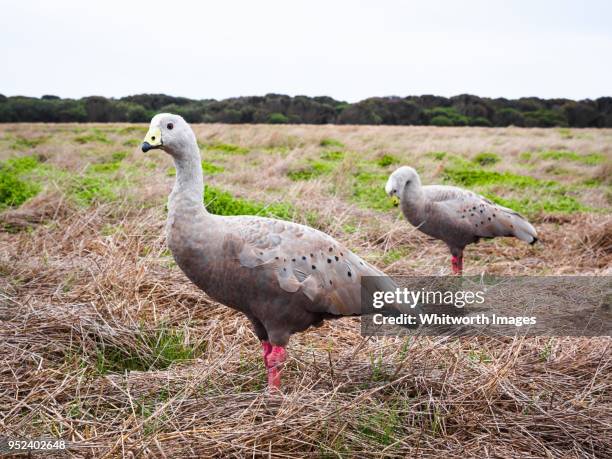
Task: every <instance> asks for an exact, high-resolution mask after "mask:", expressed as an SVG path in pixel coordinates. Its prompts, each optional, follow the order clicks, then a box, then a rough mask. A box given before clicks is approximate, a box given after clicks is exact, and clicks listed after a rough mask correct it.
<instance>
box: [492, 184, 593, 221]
mask: <svg viewBox="0 0 612 459" xmlns="http://www.w3.org/2000/svg"><path fill="white" fill-rule="evenodd" d="M482 194H483V196H485V197H486V198H488V199H490V200H491V201H493V202H495V203H497V204H500V205H502V206H504V207H509V208H510V209H513V210H516V211H517V212H520V213H522V214H524V215H533V214H537V213H539V212H560V213H568V214H569V213H573V212H586V211H589V210H590V209H589V208H588V207H586V206H584V205H583V204H581V203H580V202H579V201H578V200H577V199H576V198H574V197H573V196H568V195H567V194H566V191H565V190H564V189H562V188H557V189H551V190H550V191H549V192H545V193H543V194H541V195H529V196H525V197H522V198H502V197H500V196H498V195H496V194H494V193H489V192H483V193H482Z"/></svg>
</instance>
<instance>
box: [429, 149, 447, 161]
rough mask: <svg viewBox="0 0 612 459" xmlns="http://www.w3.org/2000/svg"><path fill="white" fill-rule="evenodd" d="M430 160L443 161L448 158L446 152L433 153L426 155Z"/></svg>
mask: <svg viewBox="0 0 612 459" xmlns="http://www.w3.org/2000/svg"><path fill="white" fill-rule="evenodd" d="M425 156H427V157H428V158H431V159H433V160H435V161H442V160H443V159H444V158H445V157H446V152H445V151H432V152H429V153H427V154H425Z"/></svg>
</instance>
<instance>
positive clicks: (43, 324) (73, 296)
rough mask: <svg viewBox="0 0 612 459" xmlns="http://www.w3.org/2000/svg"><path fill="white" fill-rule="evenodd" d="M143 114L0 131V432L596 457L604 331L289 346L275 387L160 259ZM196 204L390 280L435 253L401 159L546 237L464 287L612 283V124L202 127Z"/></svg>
mask: <svg viewBox="0 0 612 459" xmlns="http://www.w3.org/2000/svg"><path fill="white" fill-rule="evenodd" d="M146 129H147V128H146V126H144V125H127V124H122V125H61V124H60V125H40V124H19V125H11V124H8V125H0V161H2V162H1V163H0V164H1V165H0V436H1V435H9V436H11V437H29V438H32V437H38V436H54V437H57V436H59V437H62V438H65V439H67V440H69V441H70V442H71V443H70V449H69V454H70V455H71V456H75V457H120V456H126V455H133V456H141V457H142V456H159V457H186V456H201V457H206V456H214V455H216V456H238V457H242V456H268V455H270V456H278V457H303V456H307V455H315V456H319V455H320V456H324V457H364V456H367V457H384V456H390V457H405V456H406V455H408V456H420V457H432V456H437V455H440V454H444V455H446V456H447V457H465V456H470V455H474V456H479V457H484V456H495V457H559V456H563V457H589V456H591V457H609V456H608V455H609V452H610V451H611V450H612V351H611V347H610V345H611V343H612V340H610V338H590V339H586V338H547V337H541V338H530V339H510V338H507V339H496V338H469V339H468V338H462V339H456V338H453V339H449V338H444V337H439V338H425V337H422V338H417V339H403V338H402V339H400V338H378V339H364V338H362V337H361V336H360V334H359V320H358V319H343V320H340V321H334V322H333V323H329V324H326V325H324V326H323V327H322V328H319V329H316V330H311V331H309V332H307V333H304V334H300V335H296V336H294V338H293V339H292V341H291V343H290V345H289V356H290V358H289V361H288V364H287V366H286V371H285V374H284V385H285V387H284V393H283V394H282V395H281V394H272V395H268V394H267V393H266V392H265V391H264V390H263V384H264V382H265V370H264V367H263V363H262V361H261V358H260V347H259V343H258V341H257V339H256V337H255V336H254V334H253V333H252V332H251V330H250V328H249V326H248V323H247V321H246V320H245V319H244V318H243V317H241V316H240V315H239V314H237V313H234V312H233V311H231V310H229V309H228V308H225V307H223V306H221V305H219V304H216V303H214V302H212V301H211V300H210V299H208V298H207V297H206V295H204V294H203V293H201V292H200V291H198V290H197V289H196V288H195V287H193V286H192V285H191V284H190V283H189V282H188V281H187V280H186V278H185V277H184V276H183V275H182V273H181V272H180V271H179V269H178V268H177V267H176V265H175V264H174V262H173V260H172V258H171V256H170V253H169V251H168V250H167V248H166V247H165V241H164V224H165V203H166V199H167V195H168V193H169V192H170V189H171V187H172V184H173V181H174V168H173V166H172V162H171V160H170V158H169V157H168V156H167V155H165V154H164V153H163V152H161V151H152V152H149V153H147V154H143V153H141V152H140V151H139V149H138V145H139V144H140V142H141V140H142V138H143V136H144V134H145V132H146ZM194 129H195V131H196V134H197V137H198V140H199V143H200V146H201V150H202V164H203V166H204V171H205V175H206V181H207V191H206V193H205V200H206V201H207V202H208V203H209V208H210V210H211V211H212V212H215V213H223V214H235V213H238V214H241V213H251V214H260V215H273V216H277V217H279V218H284V219H290V220H294V221H297V222H301V223H306V224H309V225H311V226H314V227H316V228H319V229H321V230H323V231H326V232H328V233H330V234H331V235H333V236H334V237H336V238H338V239H339V240H340V241H342V242H343V243H344V244H346V245H347V246H348V247H349V248H351V249H352V250H354V251H355V252H356V253H358V254H359V255H361V256H363V257H364V258H365V259H367V260H368V261H370V262H372V263H373V264H375V265H377V266H378V267H380V268H381V269H383V270H384V271H385V272H387V273H388V274H392V275H442V274H448V273H449V271H450V256H449V254H448V251H447V248H446V247H445V246H444V245H443V244H442V243H440V242H436V241H432V240H430V239H429V238H427V237H426V236H424V235H422V234H421V233H419V232H417V231H415V230H414V229H413V228H412V227H410V225H409V224H408V223H407V222H405V221H404V220H403V218H401V217H400V215H399V211H398V210H397V209H396V208H393V207H392V206H391V205H390V201H389V200H388V199H386V198H385V195H384V191H383V187H384V184H385V181H386V178H387V176H388V175H389V174H390V173H391V172H392V171H393V170H394V168H395V167H397V166H399V165H404V164H406V165H411V166H414V167H416V168H417V170H419V172H420V173H421V176H422V180H423V183H424V184H431V183H450V184H458V185H462V186H465V187H469V188H471V189H473V190H475V191H478V192H480V193H482V194H484V195H486V196H488V197H490V198H492V199H494V200H497V201H498V202H499V203H501V204H504V205H509V206H511V207H514V208H515V209H516V210H519V211H521V212H523V213H525V214H526V215H527V216H528V217H529V218H530V219H531V221H532V223H534V226H536V228H537V229H538V232H539V236H540V243H539V244H536V245H535V246H533V247H531V246H529V245H526V244H523V243H521V242H519V241H517V240H511V239H498V240H495V241H489V242H483V243H480V244H478V245H475V246H470V247H469V248H468V249H467V250H466V259H465V272H466V274H478V273H481V272H483V271H486V272H488V273H493V274H508V275H552V274H562V275H569V274H580V275H610V274H612V269H611V265H612V217H611V214H612V212H611V210H612V130H603V129H602V130H590V129H587V130H578V129H576V130H574V129H572V130H570V129H519V128H499V129H493V128H491V129H487V128H431V127H354V126H270V125H265V126H264V125H244V126H241V125H196V126H194Z"/></svg>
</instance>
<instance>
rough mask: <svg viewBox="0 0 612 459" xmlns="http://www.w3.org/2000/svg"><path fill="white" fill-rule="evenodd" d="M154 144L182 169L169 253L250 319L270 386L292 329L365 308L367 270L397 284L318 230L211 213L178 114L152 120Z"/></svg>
mask: <svg viewBox="0 0 612 459" xmlns="http://www.w3.org/2000/svg"><path fill="white" fill-rule="evenodd" d="M152 148H161V149H163V150H164V151H165V152H167V153H168V154H170V155H171V156H172V158H173V160H174V164H175V167H176V171H177V174H176V182H175V185H174V189H173V190H172V193H171V194H170V197H169V201H168V221H167V226H166V233H167V243H168V246H169V248H170V250H171V252H172V255H173V257H174V259H175V260H176V263H177V265H178V266H179V267H180V268H181V270H183V272H184V273H185V274H186V276H187V277H188V278H189V279H190V280H191V281H192V282H193V283H194V284H195V285H197V286H198V287H199V288H200V289H202V290H203V291H204V292H206V293H207V294H208V295H209V296H210V297H211V298H213V299H215V300H216V301H218V302H220V303H222V304H225V305H227V306H229V307H231V308H234V309H236V310H238V311H241V312H242V313H244V314H245V315H246V316H247V317H248V319H249V320H250V321H251V323H252V324H253V328H254V330H255V333H256V335H257V337H258V338H259V339H260V340H261V342H262V347H263V354H264V363H265V365H266V368H267V369H268V383H269V386H271V387H278V386H279V385H280V373H279V367H280V366H281V365H282V363H283V362H284V360H285V358H286V352H285V349H284V347H285V346H286V344H287V342H288V341H289V337H290V336H291V335H292V334H293V333H296V332H300V331H303V330H306V329H307V328H309V327H310V326H316V325H319V324H320V323H321V322H322V321H323V320H325V319H331V318H338V317H342V316H352V315H359V314H360V313H361V288H360V281H361V278H362V277H363V276H376V279H375V281H374V284H375V285H374V287H375V288H376V289H377V290H382V291H390V290H395V289H396V288H397V286H396V284H395V283H394V282H393V281H392V280H391V279H390V278H389V277H387V276H385V275H384V274H383V273H382V272H381V271H379V270H378V269H376V268H375V267H373V266H371V265H370V264H368V263H367V262H365V261H363V260H362V259H361V258H359V257H358V256H357V255H355V254H353V253H352V252H351V251H349V250H348V249H346V247H344V246H342V244H340V243H338V242H337V241H336V240H334V239H333V238H331V237H330V236H328V235H326V234H324V233H322V232H321V231H317V230H315V229H313V228H309V227H307V226H304V225H299V224H296V223H292V222H287V221H280V220H274V219H270V218H263V217H256V216H235V217H226V216H218V215H212V214H210V213H208V212H207V210H206V208H205V207H204V204H203V198H202V195H203V192H204V183H203V174H202V166H201V157H200V151H199V149H198V145H197V142H196V138H195V135H194V133H193V131H192V130H191V128H190V127H189V125H188V124H187V123H186V122H185V121H184V120H183V119H182V118H181V117H180V116H178V115H173V114H158V115H156V116H155V117H154V118H153V119H152V121H151V125H150V128H149V132H148V133H147V135H146V137H145V141H144V142H143V144H142V150H143V151H144V152H146V151H148V150H150V149H152ZM397 307H398V309H399V306H397Z"/></svg>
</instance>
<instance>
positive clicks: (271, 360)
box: [264, 346, 287, 390]
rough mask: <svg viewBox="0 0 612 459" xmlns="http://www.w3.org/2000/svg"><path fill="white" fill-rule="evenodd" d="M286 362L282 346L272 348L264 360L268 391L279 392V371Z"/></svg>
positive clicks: (285, 354) (285, 353)
mask: <svg viewBox="0 0 612 459" xmlns="http://www.w3.org/2000/svg"><path fill="white" fill-rule="evenodd" d="M285 360H287V351H285V348H284V347H282V346H272V350H271V351H270V352H269V353H268V355H267V356H266V357H265V358H264V361H265V362H266V368H267V369H268V389H277V390H280V383H281V370H282V366H283V363H285Z"/></svg>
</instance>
